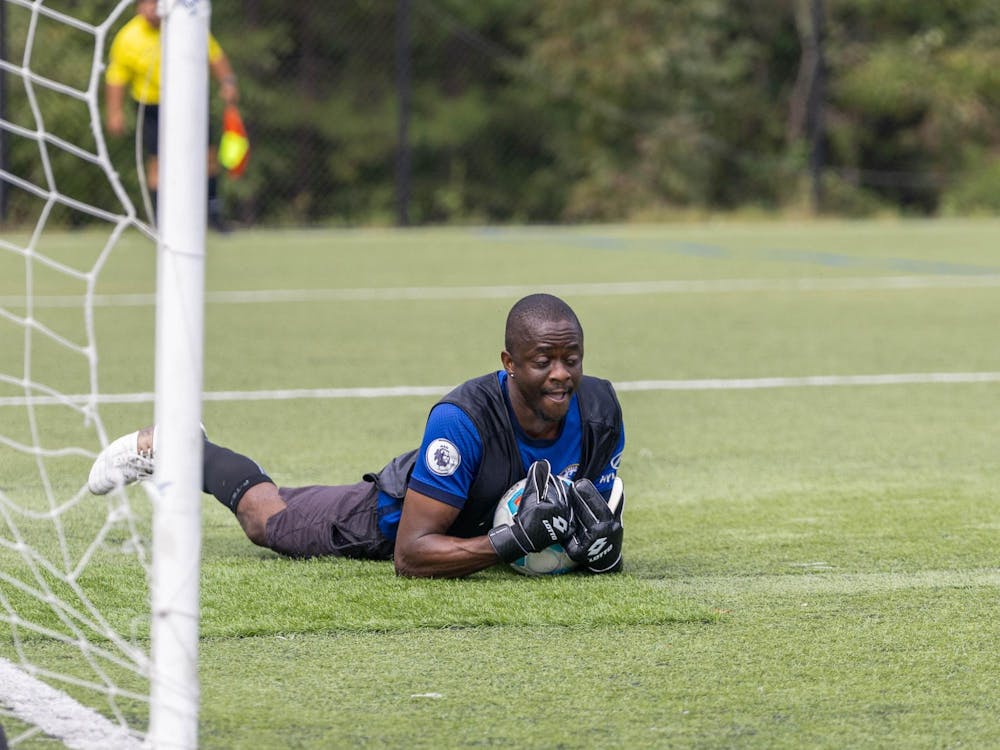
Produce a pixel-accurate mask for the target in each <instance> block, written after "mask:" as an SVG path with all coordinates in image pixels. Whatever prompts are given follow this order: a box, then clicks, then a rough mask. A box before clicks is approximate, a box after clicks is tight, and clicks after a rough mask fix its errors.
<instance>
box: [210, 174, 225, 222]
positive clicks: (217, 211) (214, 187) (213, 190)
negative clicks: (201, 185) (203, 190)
mask: <svg viewBox="0 0 1000 750" xmlns="http://www.w3.org/2000/svg"><path fill="white" fill-rule="evenodd" d="M220 216H222V201H221V200H219V178H218V177H215V176H212V177H209V178H208V217H209V218H210V219H217V218H219V217H220Z"/></svg>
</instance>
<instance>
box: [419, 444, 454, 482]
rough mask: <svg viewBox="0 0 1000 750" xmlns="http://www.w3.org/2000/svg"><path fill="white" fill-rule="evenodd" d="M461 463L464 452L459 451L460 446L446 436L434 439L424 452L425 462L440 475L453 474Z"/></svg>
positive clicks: (447, 475)
mask: <svg viewBox="0 0 1000 750" xmlns="http://www.w3.org/2000/svg"><path fill="white" fill-rule="evenodd" d="M460 463H462V454H461V453H459V452H458V447H457V446H456V445H455V444H454V443H453V442H451V441H450V440H445V439H444V438H437V439H436V440H432V441H431V443H430V445H428V446H427V451H426V452H425V453H424V464H426V465H427V468H428V469H430V470H431V471H432V472H433V473H435V474H437V475H438V476H439V477H449V476H451V475H452V474H454V473H455V470H456V469H457V468H458V465H459V464H460Z"/></svg>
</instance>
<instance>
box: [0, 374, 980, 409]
mask: <svg viewBox="0 0 1000 750" xmlns="http://www.w3.org/2000/svg"><path fill="white" fill-rule="evenodd" d="M964 383H1000V372H905V373H895V374H884V375H806V376H804V377H771V378H710V379H704V380H632V381H624V382H619V383H615V384H614V386H615V390H617V391H618V392H620V393H624V392H628V391H733V390H758V389H773V388H827V387H837V386H871V385H922V384H964ZM452 388H454V385H399V386H389V387H384V388H292V389H282V390H268V391H206V392H205V393H204V394H202V399H203V400H204V401H289V400H293V399H319V400H330V399H340V398H397V397H414V396H427V397H437V396H443V395H444V394H446V393H448V391H450V390H451V389H452ZM91 399H93V402H96V403H97V404H144V403H152V402H153V401H154V399H155V394H153V393H152V392H151V391H147V392H142V393H101V394H95V395H93V396H91V395H88V394H69V395H64V396H59V397H55V396H37V397H33V398H28V397H25V396H5V397H0V406H27V405H28V404H29V403H30V404H32V405H34V406H54V405H60V404H63V405H65V404H66V403H71V404H78V405H83V404H88V403H91Z"/></svg>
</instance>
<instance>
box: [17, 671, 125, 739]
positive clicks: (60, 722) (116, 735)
mask: <svg viewBox="0 0 1000 750" xmlns="http://www.w3.org/2000/svg"><path fill="white" fill-rule="evenodd" d="M0 705H2V706H4V707H5V708H8V709H9V710H10V711H11V712H12V713H13V714H14V715H15V716H16V717H17V718H19V719H21V721H24V722H26V723H27V724H31V725H32V726H35V727H38V728H39V729H41V730H42V731H43V732H44V733H45V734H46V735H49V736H50V737H55V738H57V739H59V740H61V741H62V743H63V744H64V745H65V746H66V747H69V748H75V749H78V750H108V748H115V750H117V749H118V748H121V749H122V750H133V748H134V749H135V750H139V749H140V748H142V747H143V744H142V742H140V741H139V740H138V739H137V738H136V737H135V736H134V735H133V734H131V733H130V732H129V731H128V730H127V729H125V728H124V727H121V726H119V725H118V724H115V723H113V722H111V721H109V720H108V719H106V718H105V717H104V716H102V715H101V714H99V713H97V712H96V711H94V710H92V709H90V708H87V707H86V706H83V705H81V704H80V703H77V702H76V701H75V700H73V699H72V698H70V697H69V696H68V695H66V694H65V693H62V692H60V691H58V690H56V689H55V688H52V687H50V686H49V685H46V684H45V683H44V682H41V681H40V680H37V679H35V678H34V677H32V676H31V675H29V674H28V673H26V672H24V671H22V670H20V669H18V668H17V667H16V666H14V665H13V664H12V663H11V662H9V661H7V660H6V659H3V658H0Z"/></svg>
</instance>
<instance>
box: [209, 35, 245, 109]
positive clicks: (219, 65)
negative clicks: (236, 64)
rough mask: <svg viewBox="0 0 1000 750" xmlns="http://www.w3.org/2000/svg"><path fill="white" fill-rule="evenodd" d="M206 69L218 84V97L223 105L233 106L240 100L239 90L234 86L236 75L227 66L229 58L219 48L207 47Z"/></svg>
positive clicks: (229, 66)
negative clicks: (207, 59) (207, 68)
mask: <svg viewBox="0 0 1000 750" xmlns="http://www.w3.org/2000/svg"><path fill="white" fill-rule="evenodd" d="M208 67H209V69H210V70H211V71H212V76H213V77H214V78H215V80H216V81H218V82H219V96H220V97H222V101H223V103H225V104H226V105H232V106H235V105H236V103H237V102H238V101H239V98H240V90H239V88H238V87H237V85H236V74H235V73H234V72H233V66H232V65H230V64H229V58H228V57H226V53H225V52H223V51H222V48H221V47H218V45H215V47H214V49H213V46H212V45H211V44H210V45H209V62H208Z"/></svg>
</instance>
